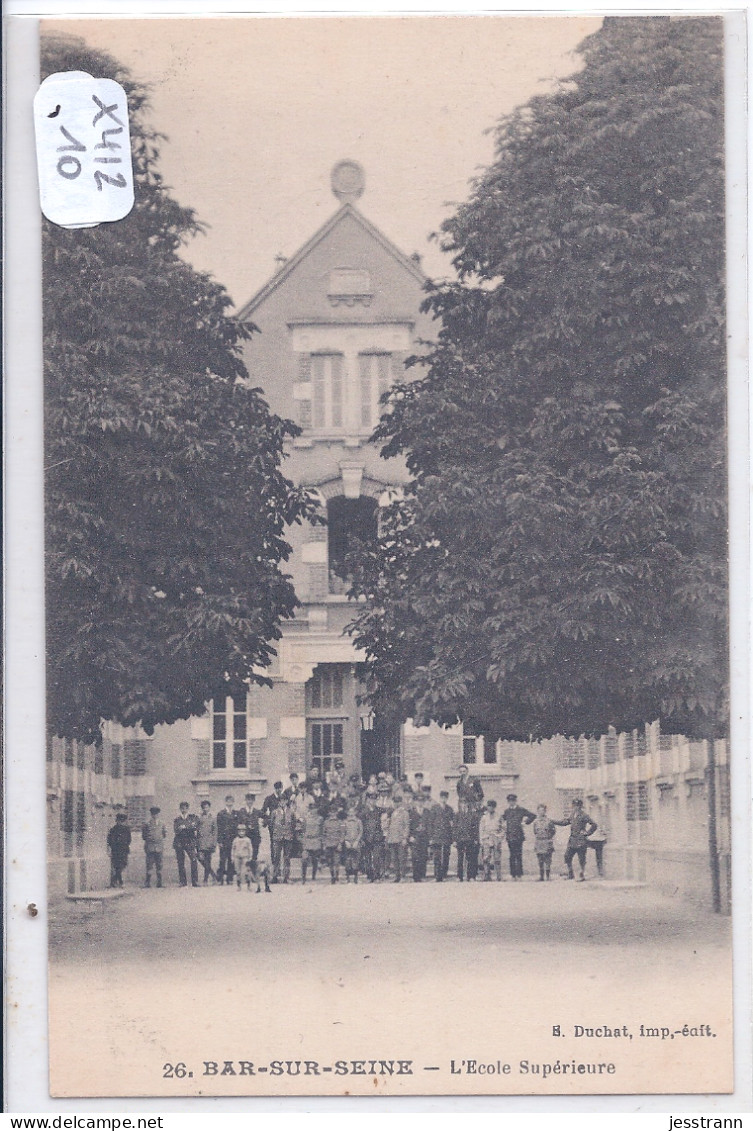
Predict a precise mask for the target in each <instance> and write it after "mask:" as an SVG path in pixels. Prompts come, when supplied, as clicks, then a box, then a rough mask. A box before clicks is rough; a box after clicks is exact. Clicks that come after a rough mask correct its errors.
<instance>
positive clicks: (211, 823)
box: [196, 798, 217, 886]
mask: <svg viewBox="0 0 753 1131" xmlns="http://www.w3.org/2000/svg"><path fill="white" fill-rule="evenodd" d="M211 809H212V803H211V801H207V800H206V798H205V799H204V801H202V803H201V816H200V817H199V827H198V829H197V830H196V842H197V843H196V847H197V849H198V854H199V861H200V862H201V866H202V867H203V869H204V885H205V886H206V885H207V884H208V883H209V879H210V877H211V879H212V881H213V882H215V883H216V881H217V877H216V875H215V874H214V869H213V868H212V857H213V856H214V850H215V848H216V847H217V822H216V820H215V818H214V816H213V814H212V812H211Z"/></svg>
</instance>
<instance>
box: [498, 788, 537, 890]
mask: <svg viewBox="0 0 753 1131" xmlns="http://www.w3.org/2000/svg"><path fill="white" fill-rule="evenodd" d="M502 820H503V821H504V822H505V840H506V841H507V847H508V849H509V852H510V875H511V876H512V878H513V879H514V880H519V879H521V878H522V876H523V841H524V840H525V838H526V834H525V832H524V831H523V826H524V825H530V824H531V822H532V821H535V820H536V814H535V813H531V812H529V810H528V809H524V808H523V806H522V805H518V798H517V794H515V793H508V795H507V808H506V809H505V811H504V813H503V814H502Z"/></svg>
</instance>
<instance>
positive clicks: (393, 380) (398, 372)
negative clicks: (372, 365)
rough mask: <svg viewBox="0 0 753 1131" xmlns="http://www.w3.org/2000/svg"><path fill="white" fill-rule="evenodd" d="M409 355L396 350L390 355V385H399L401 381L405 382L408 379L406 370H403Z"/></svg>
mask: <svg viewBox="0 0 753 1131" xmlns="http://www.w3.org/2000/svg"><path fill="white" fill-rule="evenodd" d="M408 357H409V354H407V353H404V352H403V351H400V350H396V351H395V353H393V354H391V355H390V362H391V364H390V369H391V374H390V385H399V384H400V382H401V381H405V380H406V379H407V377H408V370H407V369H406V368H405V362H406V360H407V358H408Z"/></svg>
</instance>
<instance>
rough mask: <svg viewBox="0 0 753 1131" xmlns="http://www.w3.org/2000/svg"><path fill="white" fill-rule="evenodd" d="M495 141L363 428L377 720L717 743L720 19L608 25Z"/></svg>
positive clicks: (358, 583)
mask: <svg viewBox="0 0 753 1131" xmlns="http://www.w3.org/2000/svg"><path fill="white" fill-rule="evenodd" d="M581 52H582V56H583V62H584V65H583V69H582V70H581V71H580V72H579V73H577V74H576V75H574V76H573V77H572V78H571V79H570V80H569V81H567V82H565V83H563V84H561V85H560V86H559V88H558V89H557V90H555V91H554V92H553V93H551V94H547V95H545V96H541V97H536V98H534V99H532V100H531V101H530V102H529V103H528V104H527V105H526V106H524V107H522V108H520V109H518V110H516V111H515V112H514V113H513V114H511V115H510V116H509V117H506V118H504V119H503V120H502V121H501V122H500V123H499V125H498V126H497V128H496V159H495V161H494V163H493V164H492V165H491V166H490V168H489V169H488V170H486V171H485V172H484V173H483V174H482V175H481V176H480V177H479V178H478V179H477V180H476V181H475V183H474V186H473V189H472V193H471V196H470V199H469V200H468V202H467V203H465V204H463V205H461V206H460V207H459V208H458V209H457V211H456V212H455V214H454V215H453V216H452V217H451V218H450V219H448V220H447V221H446V222H445V223H444V225H443V228H442V235H441V239H442V244H443V246H444V248H445V249H446V250H448V251H450V252H451V253H452V256H453V262H454V266H455V268H456V271H457V280H456V281H453V282H450V283H447V284H444V285H441V286H437V287H435V288H433V289H432V291H431V293H430V295H429V297H428V299H427V308H428V309H429V310H431V311H432V312H433V313H434V314H435V315H436V317H437V318H438V319H441V329H440V330H439V335H438V341H437V343H436V344H435V345H434V346H433V347H431V348H430V349H429V352H428V357H427V359H426V366H427V369H426V372H425V373H423V374H420V375H419V376H418V377H417V379H416V380H414V381H406V382H404V383H403V384H401V385H400V386H399V387H398V388H397V389H396V390H394V392H393V395H392V397H391V399H390V408H389V411H387V412H386V413H385V415H384V416H383V418H382V422H381V423H380V426H379V428H378V430H377V433H376V438H377V439H378V440H381V441H382V442H383V444H384V446H383V454H384V455H385V456H398V455H400V456H403V457H404V458H405V459H406V461H407V464H408V467H409V469H410V471H411V473H412V476H413V479H412V482H411V484H410V486H409V487H408V488H407V490H406V492H405V495H404V497H403V499H401V500H400V501H397V502H395V503H394V504H393V505H392V506H391V507H390V508H388V509H387V510H386V512H385V513H384V514H383V516H382V522H381V533H380V545H379V547H378V549H377V550H376V551H374V552H368V551H363V552H362V553H361V554H360V555H359V558H358V561H357V562H355V561H354V562H351V569H352V572H353V575H354V578H355V581H354V589H353V592H354V594H358V595H360V596H362V597H365V598H366V599H367V600H366V603H365V604H364V606H363V608H362V609H361V610H359V613H358V615H357V617H356V619H355V621H354V624H353V626H352V629H353V632H354V636H355V640H356V643H357V644H358V645H360V646H361V647H362V648H363V649H365V651H366V652H367V654H368V656H369V658H370V663H369V681H370V689H371V694H372V698H373V702H374V703H375V704H377V705H380V706H381V707H382V708H383V709H384V710H387V709H388V708H389V706H390V705H392V707H393V709H394V710H396V711H397V713H399V714H400V715H401V716H402V717H413V718H414V719H415V720H417V721H418V722H420V723H426V722H428V721H430V720H435V721H437V722H439V723H442V724H450V723H455V722H456V721H458V720H464V721H468V722H471V723H472V724H473V725H474V727H475V728H480V730H481V731H482V732H483V733H487V734H489V735H490V736H494V737H504V738H518V739H525V738H528V737H529V736H533V737H541V736H548V735H552V734H555V733H558V732H559V733H565V734H573V735H578V734H581V733H584V734H599V733H603V732H604V731H605V730H606V729H607V728H608V727H609V726H614V727H616V728H618V729H621V730H630V729H632V728H633V727H635V726H639V725H641V724H643V723H645V722H646V721H649V720H652V719H655V718H660V719H661V720H662V726H663V727H664V728H666V729H667V730H676V731H685V732H686V733H689V734H691V735H698V736H702V737H710V736H712V735H716V734H720V733H723V732H724V731H725V729H726V726H727V697H726V689H727V669H728V661H727V531H726V508H725V502H726V445H725V404H726V396H725V326H724V172H723V116H722V115H723V91H722V22H721V20H720V19H714V18H711V19H708V18H698V19H696V18H675V17H638V18H621V17H616V18H611V19H607V20H606V21H605V23H604V25H603V27H602V28H601V29H600V30H599V31H598V32H597V33H596V34H594V35H593V36H591V37H589V38H588V39H587V40H586V41H585V42H584V43H583V45H582V46H581Z"/></svg>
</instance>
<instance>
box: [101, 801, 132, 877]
mask: <svg viewBox="0 0 753 1131" xmlns="http://www.w3.org/2000/svg"><path fill="white" fill-rule="evenodd" d="M107 851H108V852H109V853H110V887H111V888H122V886H123V872H124V870H125V868H126V866H127V864H128V854H129V852H130V851H131V830H130V829H129V827H128V816H127V814H126V813H116V814H115V824H114V825H113V826H112V828H111V829H110V831H109V832H108V834H107Z"/></svg>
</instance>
